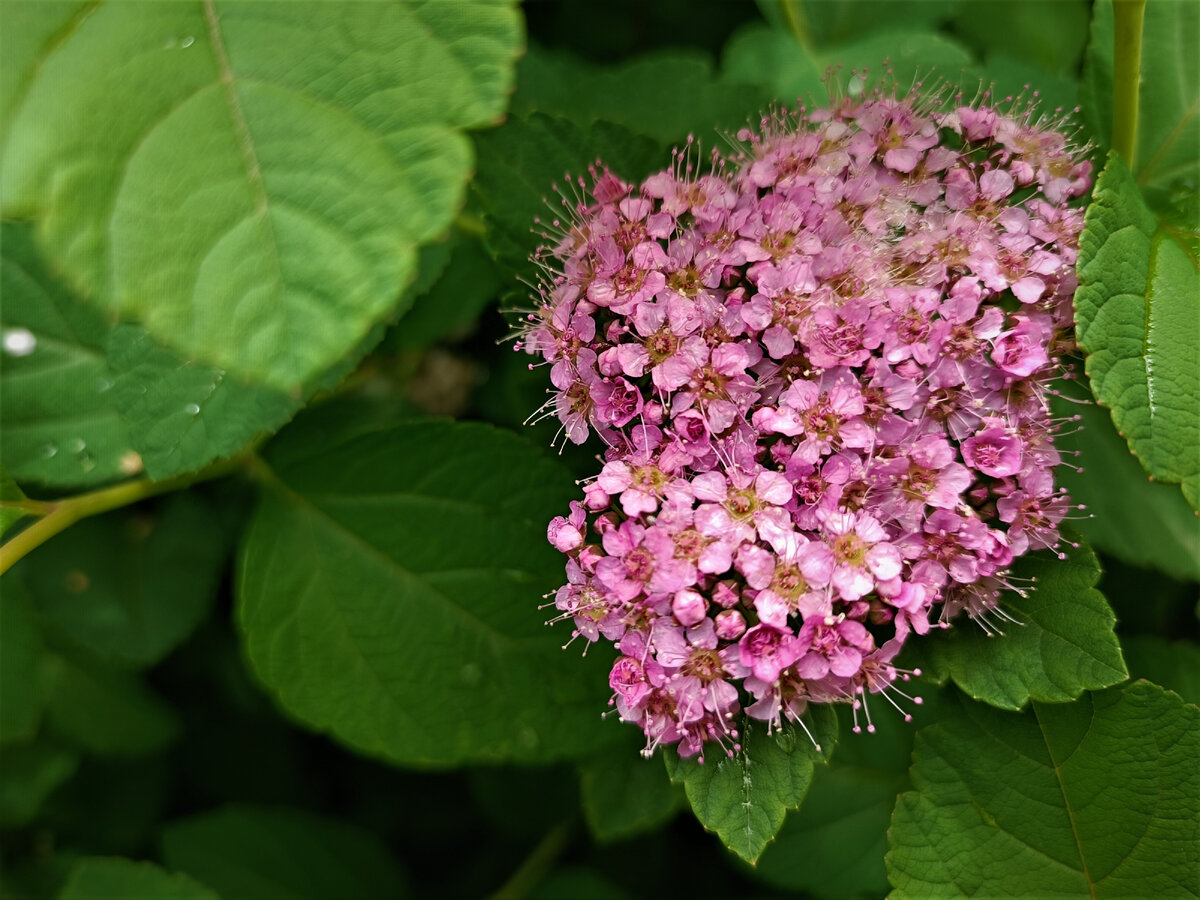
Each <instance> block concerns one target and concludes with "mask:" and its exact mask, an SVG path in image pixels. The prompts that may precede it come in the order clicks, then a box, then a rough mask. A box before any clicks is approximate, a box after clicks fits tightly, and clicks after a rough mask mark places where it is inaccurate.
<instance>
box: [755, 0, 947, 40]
mask: <svg viewBox="0 0 1200 900" xmlns="http://www.w3.org/2000/svg"><path fill="white" fill-rule="evenodd" d="M954 6H955V0H910V2H903V0H892V2H889V3H880V2H879V0H839V2H837V3H811V2H809V3H806V2H803V0H758V7H759V9H760V10H762V13H763V16H764V17H765V18H766V19H767V21H768V22H770V23H771V24H772V25H774V26H775V27H776V28H777V29H779V30H780V31H782V32H785V33H787V34H789V35H794V34H795V32H796V31H797V30H799V31H800V32H801V33H802V34H803V35H804V36H805V39H806V40H807V41H808V43H810V44H811V45H812V46H815V47H829V46H830V45H834V44H840V43H843V42H845V41H849V40H852V39H855V38H861V37H863V36H864V35H867V34H870V33H872V32H876V31H893V30H895V29H897V28H928V29H929V30H931V31H932V30H935V29H936V27H937V25H938V24H940V23H941V22H944V21H945V20H946V19H948V18H950V16H951V14H952V13H953V11H954Z"/></svg>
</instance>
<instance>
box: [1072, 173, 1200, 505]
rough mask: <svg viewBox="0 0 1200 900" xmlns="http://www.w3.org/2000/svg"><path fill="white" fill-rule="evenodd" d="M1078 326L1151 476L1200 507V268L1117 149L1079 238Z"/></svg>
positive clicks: (1100, 394) (1090, 368)
mask: <svg viewBox="0 0 1200 900" xmlns="http://www.w3.org/2000/svg"><path fill="white" fill-rule="evenodd" d="M1077 271H1078V273H1079V282H1080V286H1079V290H1078V291H1077V292H1076V294H1075V326H1076V333H1077V335H1078V338H1079V343H1080V346H1082V347H1083V348H1084V350H1086V351H1087V353H1088V358H1087V374H1088V376H1089V377H1090V378H1091V382H1092V390H1093V392H1094V393H1095V395H1096V398H1097V399H1098V400H1099V401H1100V402H1101V403H1102V404H1104V405H1105V406H1107V407H1109V408H1110V409H1111V410H1112V414H1113V421H1114V422H1115V423H1116V426H1117V430H1118V431H1120V432H1121V434H1122V435H1123V436H1124V437H1125V439H1126V441H1128V442H1129V447H1130V449H1131V450H1132V451H1133V452H1134V453H1135V454H1136V455H1137V456H1138V458H1139V459H1140V460H1141V461H1142V465H1143V466H1145V468H1146V471H1147V472H1149V473H1150V475H1151V477H1153V478H1155V479H1156V480H1160V481H1171V482H1176V481H1177V482H1180V483H1181V484H1182V486H1183V494H1184V496H1185V497H1186V498H1187V500H1188V502H1189V503H1190V504H1191V505H1192V507H1193V508H1200V415H1197V410H1200V341H1198V340H1197V339H1196V336H1197V335H1198V334H1200V269H1198V268H1197V261H1196V259H1195V258H1190V257H1189V256H1188V251H1187V249H1186V248H1185V247H1184V246H1183V245H1182V244H1180V243H1179V242H1178V241H1177V240H1176V239H1175V238H1174V236H1173V234H1172V233H1171V232H1170V231H1169V230H1168V229H1166V228H1164V227H1163V226H1162V225H1160V223H1159V221H1158V219H1157V218H1156V217H1155V216H1154V214H1153V213H1151V212H1150V210H1149V209H1148V208H1147V207H1146V204H1145V202H1144V201H1143V200H1142V197H1141V194H1140V192H1139V191H1138V187H1137V185H1136V184H1135V183H1134V180H1133V176H1132V175H1131V174H1130V172H1129V169H1128V168H1127V167H1126V165H1125V163H1124V162H1123V161H1122V160H1121V158H1120V157H1119V156H1118V155H1117V154H1116V153H1110V154H1109V159H1108V164H1107V165H1106V166H1105V167H1104V171H1103V172H1102V173H1101V175H1100V178H1099V180H1098V182H1097V184H1096V190H1095V193H1094V196H1093V202H1092V204H1091V206H1089V207H1088V211H1087V217H1086V220H1085V227H1084V232H1083V235H1082V236H1081V238H1080V242H1079V262H1078V264H1077Z"/></svg>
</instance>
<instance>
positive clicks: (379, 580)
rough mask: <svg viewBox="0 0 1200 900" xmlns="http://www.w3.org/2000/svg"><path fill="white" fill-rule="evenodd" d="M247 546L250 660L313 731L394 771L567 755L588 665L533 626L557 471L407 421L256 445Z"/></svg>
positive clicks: (588, 689)
mask: <svg viewBox="0 0 1200 900" xmlns="http://www.w3.org/2000/svg"><path fill="white" fill-rule="evenodd" d="M266 459H267V462H268V463H269V464H271V465H272V466H273V467H274V471H273V474H272V475H266V476H265V484H264V488H263V493H262V502H261V504H260V506H259V508H258V510H257V512H256V513H255V515H254V517H253V519H252V521H251V523H250V525H249V527H248V529H247V531H246V533H245V535H244V539H243V543H242V551H241V559H240V573H239V575H238V593H239V607H240V608H239V617H240V619H241V623H242V627H243V629H244V632H245V637H246V647H247V650H248V652H249V656H250V660H251V663H252V665H253V667H254V669H255V670H256V671H257V673H258V675H259V677H260V678H261V679H262V681H263V682H264V683H265V684H266V685H267V686H268V687H269V688H270V689H271V690H272V692H274V693H275V694H276V695H277V696H278V698H279V700H280V701H281V703H282V704H283V705H284V706H285V707H286V708H287V709H288V710H289V711H291V712H292V714H294V715H295V716H297V717H298V718H300V719H301V720H302V721H304V722H306V723H308V724H309V725H311V726H313V727H316V728H319V729H321V730H326V731H330V732H332V733H333V734H334V735H336V736H337V737H338V738H339V739H341V740H343V741H345V742H346V743H348V744H350V745H352V746H354V747H356V748H358V749H359V750H361V751H363V752H365V753H369V754H372V755H376V756H382V757H385V758H387V759H390V760H393V761H396V762H402V763H407V764H415V763H423V764H431V765H453V764H455V763H460V762H464V761H467V760H491V761H499V760H505V759H511V760H518V761H531V760H551V759H556V758H563V757H571V756H579V755H581V754H583V753H585V752H592V751H593V750H594V748H595V747H596V746H597V745H598V744H601V743H603V742H604V741H605V739H606V738H607V737H608V736H611V735H612V734H613V731H612V729H610V728H608V727H606V726H605V725H604V724H603V723H602V722H601V721H600V717H599V716H598V715H597V714H596V710H598V709H601V708H602V706H603V696H604V690H605V684H606V679H605V676H604V668H603V667H604V661H603V660H602V659H601V658H600V657H601V655H602V654H598V653H597V654H592V655H591V657H590V658H589V659H587V660H580V659H578V658H577V656H576V654H564V653H562V652H561V650H560V643H561V638H559V637H558V636H554V635H551V634H550V633H549V632H548V631H547V630H546V628H545V626H544V625H543V618H544V617H543V614H542V613H541V612H539V610H538V608H537V606H538V604H539V602H541V601H540V596H541V594H542V593H543V592H544V591H546V590H549V589H552V588H553V587H555V586H556V585H557V584H560V583H561V581H562V578H563V575H562V568H561V567H562V562H561V557H559V556H558V554H557V553H556V552H555V551H554V550H553V549H551V548H550V547H549V545H548V544H547V543H546V541H545V528H546V522H547V521H548V520H549V519H550V518H551V517H552V516H554V515H557V514H561V513H562V512H563V511H565V510H566V506H567V500H568V499H569V498H570V497H572V496H574V495H575V491H576V488H575V486H574V484H573V482H572V481H571V478H570V477H569V475H568V474H567V473H566V472H565V471H564V470H563V469H562V468H561V466H560V464H558V463H557V462H555V461H553V460H550V459H548V458H546V457H544V456H542V455H541V454H540V453H539V452H538V451H537V450H535V449H534V448H532V447H530V446H529V445H528V444H526V443H525V442H524V441H522V440H521V439H519V438H517V437H516V436H515V435H512V434H508V433H505V432H502V431H498V430H495V429H492V428H488V427H485V426H481V425H467V424H451V423H446V422H412V423H408V424H403V425H399V426H396V427H393V428H390V429H386V430H381V431H377V432H368V433H360V434H357V435H356V436H355V435H351V436H341V435H333V436H330V435H326V437H325V440H324V441H323V442H313V441H309V440H306V441H305V443H304V444H303V445H299V446H297V445H293V444H292V443H291V442H290V441H289V440H288V438H287V432H285V433H284V434H282V435H281V436H280V437H279V438H278V439H277V441H276V443H274V444H272V445H271V447H270V448H268V452H267V457H266Z"/></svg>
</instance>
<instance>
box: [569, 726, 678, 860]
mask: <svg viewBox="0 0 1200 900" xmlns="http://www.w3.org/2000/svg"><path fill="white" fill-rule="evenodd" d="M579 775H580V777H579V791H580V797H581V799H582V802H583V812H584V816H585V817H586V818H587V824H588V829H589V830H590V831H591V833H592V836H593V837H594V838H596V840H597V841H599V842H600V843H609V842H612V841H620V840H624V839H626V838H629V837H633V836H635V835H638V834H643V833H645V832H648V831H653V830H654V829H656V828H658V827H660V826H662V825H663V824H665V823H666V822H669V821H670V820H671V819H673V818H674V817H675V814H676V813H677V812H679V810H680V808H681V807H682V806H683V805H684V802H685V798H684V794H683V791H681V790H680V789H679V786H678V785H676V784H673V783H672V782H671V780H670V778H669V777H668V776H667V773H666V772H664V771H663V767H662V766H661V765H659V764H658V761H657V760H653V759H644V758H643V757H642V756H641V754H640V753H638V751H637V747H636V744H633V743H631V742H623V743H621V744H620V745H619V746H617V747H614V748H612V749H611V750H609V751H608V752H607V753H605V754H604V755H602V756H597V757H595V758H593V759H590V760H588V761H587V762H586V763H584V764H583V765H582V766H580V773H579Z"/></svg>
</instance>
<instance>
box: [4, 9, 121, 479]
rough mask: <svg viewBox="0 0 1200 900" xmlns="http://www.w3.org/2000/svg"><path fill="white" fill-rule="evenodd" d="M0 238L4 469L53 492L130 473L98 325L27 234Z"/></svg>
mask: <svg viewBox="0 0 1200 900" xmlns="http://www.w3.org/2000/svg"><path fill="white" fill-rule="evenodd" d="M5 30H7V29H5ZM2 229H3V230H2V232H0V293H2V294H3V296H4V304H3V307H2V309H0V322H2V323H3V354H4V356H3V366H0V392H2V393H3V396H4V403H3V405H2V406H0V458H3V460H4V467H5V468H6V469H7V470H8V472H9V473H10V474H11V475H12V476H13V477H14V478H16V479H18V480H19V481H24V482H39V483H41V484H48V485H54V486H57V487H78V486H84V485H91V484H97V483H100V482H104V481H112V480H113V479H114V478H120V477H123V476H125V475H129V474H132V473H134V472H136V471H137V470H138V468H139V466H140V462H138V460H137V456H136V454H133V451H132V448H131V442H130V438H129V432H128V429H127V428H126V426H125V423H124V422H123V421H122V420H121V417H120V414H119V412H118V410H117V407H116V404H115V403H114V402H113V396H112V392H111V391H110V388H111V387H112V383H113V378H114V376H113V374H112V372H111V371H110V370H109V368H108V364H107V362H106V361H105V353H106V343H107V339H108V325H107V324H106V323H105V321H104V319H103V318H102V317H101V316H100V315H99V314H97V313H96V312H94V311H93V310H91V309H88V308H86V307H84V306H82V305H81V304H80V303H79V302H78V301H76V299H75V298H74V297H73V296H72V295H71V294H70V292H69V291H67V289H66V288H65V287H64V286H63V285H62V283H61V282H60V281H58V280H57V279H56V278H54V277H52V276H51V274H50V272H49V270H48V269H47V267H46V265H45V263H44V262H43V260H42V259H41V258H40V257H39V255H38V253H37V252H36V250H35V249H34V246H33V240H32V236H31V234H30V231H29V228H28V227H27V226H19V225H11V224H6V225H3V226H2Z"/></svg>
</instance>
